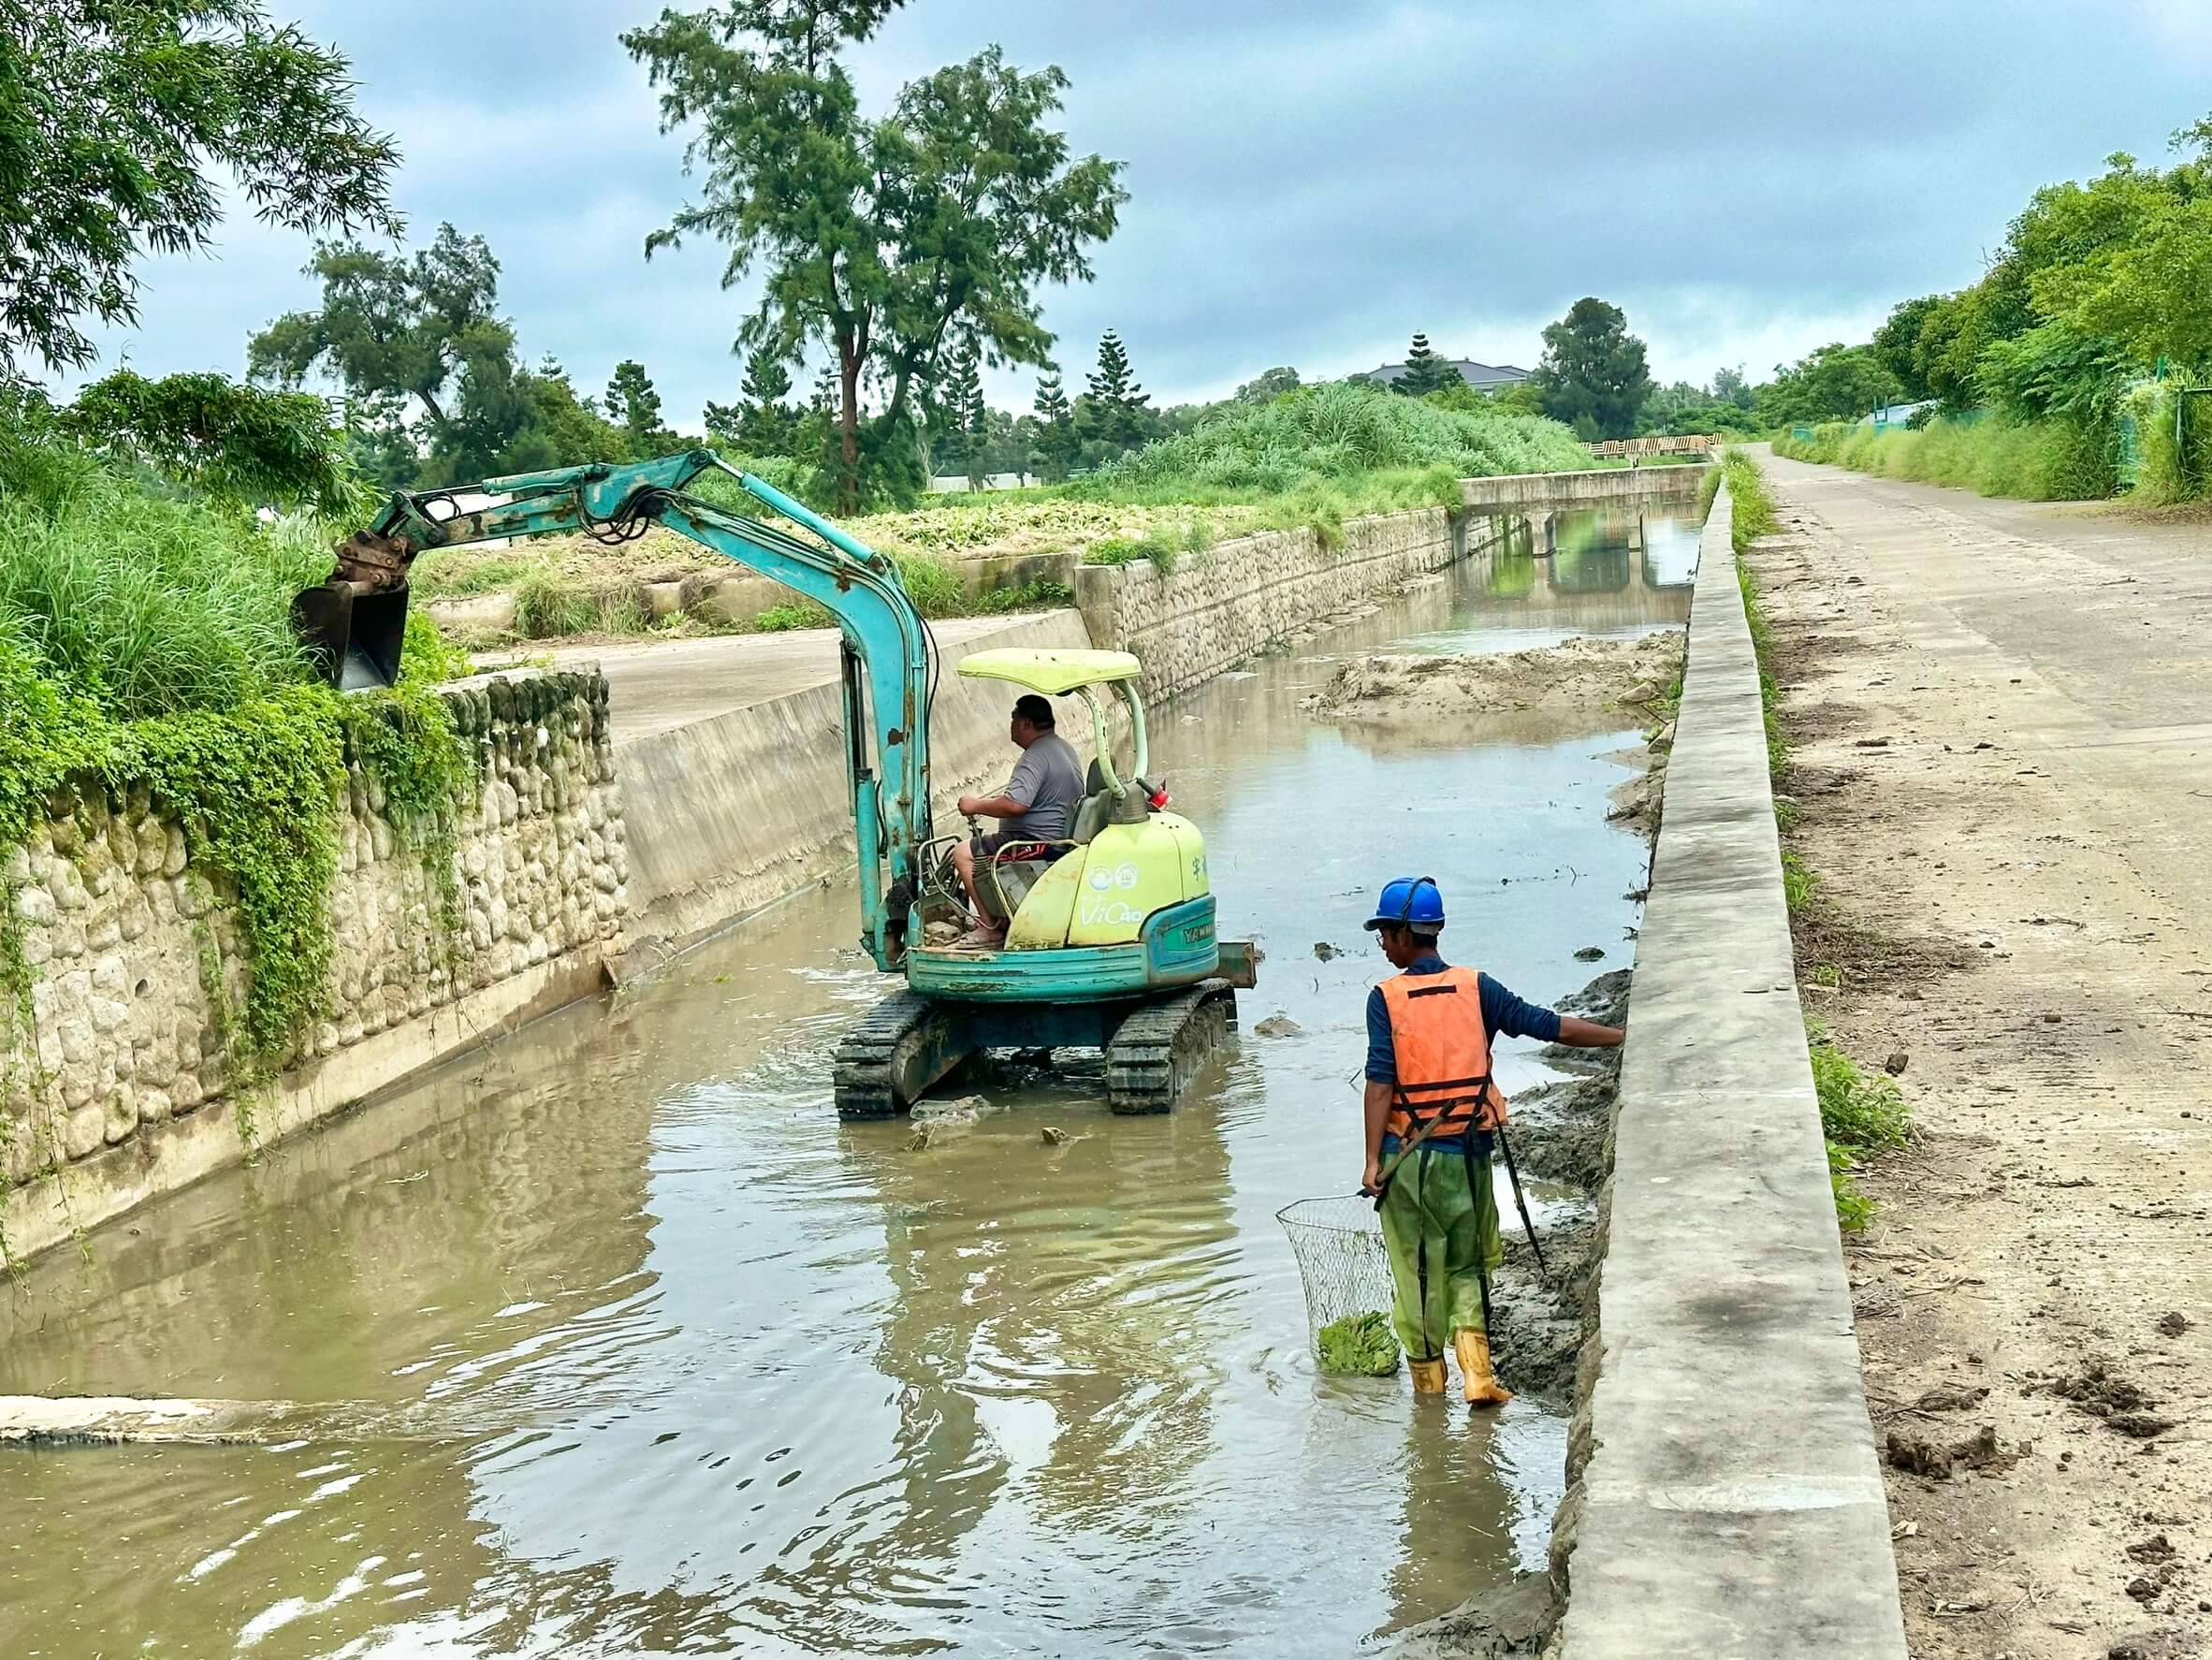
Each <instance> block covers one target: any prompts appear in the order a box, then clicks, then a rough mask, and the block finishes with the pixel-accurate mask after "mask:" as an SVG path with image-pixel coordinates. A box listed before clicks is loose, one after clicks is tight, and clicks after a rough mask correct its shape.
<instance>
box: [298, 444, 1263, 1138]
mask: <svg viewBox="0 0 2212 1660" xmlns="http://www.w3.org/2000/svg"><path fill="white" fill-rule="evenodd" d="M717 473H719V474H723V475H727V477H729V478H732V479H735V492H733V491H732V490H731V489H730V488H729V487H728V486H726V485H725V486H721V487H720V495H722V496H723V497H725V498H731V499H732V500H733V501H734V503H735V504H734V505H733V504H730V503H729V502H722V501H711V500H708V499H706V497H704V496H702V495H700V494H698V493H697V492H695V491H694V490H693V489H692V488H691V486H692V485H693V484H694V483H695V482H696V481H698V480H700V479H701V477H702V475H705V474H717ZM655 525H659V526H661V527H662V528H663V529H665V530H668V531H675V532H677V534H679V535H683V536H688V537H690V538H691V540H693V541H695V542H697V543H699V544H700V545H701V546H704V547H706V548H709V549H711V550H712V551H713V552H715V553H718V554H720V555H722V556H723V557H725V558H727V559H730V560H733V561H735V562H736V563H738V564H740V565H743V566H745V567H747V568H748V569H749V570H753V571H758V572H760V573H761V574H762V575H766V576H769V577H772V578H774V579H775V580H777V581H779V582H780V583H782V584H784V585H785V586H786V587H788V588H791V589H793V590H795V591H797V592H798V593H800V594H803V595H805V596H806V597H807V598H808V599H810V600H813V601H814V602H816V603H817V604H821V605H822V606H823V607H824V608H825V609H827V610H828V611H829V612H830V613H831V615H832V616H834V617H835V618H836V619H837V627H838V631H839V633H840V635H841V642H842V655H841V663H842V672H841V678H842V684H843V688H844V706H845V721H844V729H845V765H846V774H847V779H848V782H849V785H850V788H851V805H852V823H853V830H854V842H855V846H856V851H857V853H858V861H859V887H860V917H861V928H862V935H861V945H862V947H863V949H864V950H866V953H867V954H868V955H869V956H870V957H871V958H872V959H873V960H874V961H875V964H876V967H877V968H880V969H881V970H882V971H883V972H885V973H888V974H899V975H902V976H904V978H905V982H906V983H905V986H904V988H903V989H901V990H899V991H896V992H894V993H893V994H892V995H891V996H889V997H885V998H884V999H883V1001H882V1002H880V1004H878V1005H877V1006H876V1008H875V1009H874V1010H873V1011H872V1012H870V1013H868V1014H867V1015H866V1016H865V1017H863V1018H862V1019H861V1020H860V1022H859V1023H858V1024H857V1025H856V1026H855V1027H853V1028H852V1029H851V1031H850V1032H849V1033H848V1034H847V1035H846V1037H845V1038H844V1039H843V1041H841V1042H840V1043H839V1044H838V1047H837V1054H836V1057H835V1062H834V1069H833V1076H834V1084H835V1096H836V1101H837V1112H838V1114H839V1115H840V1116H842V1117H845V1118H850V1119H868V1118H887V1117H892V1116H895V1115H896V1114H899V1113H901V1112H904V1111H906V1110H907V1109H908V1108H910V1106H911V1105H912V1104H913V1103H914V1102H915V1101H916V1100H918V1099H921V1098H922V1097H923V1096H924V1094H925V1093H926V1092H927V1091H928V1090H929V1089H930V1088H932V1087H933V1086H934V1085H937V1084H939V1083H940V1082H941V1081H943V1080H944V1079H945V1078H946V1077H947V1076H949V1075H950V1074H951V1073H952V1072H953V1070H955V1069H956V1068H958V1067H960V1066H961V1065H962V1064H963V1063H965V1062H967V1061H968V1060H970V1059H971V1058H972V1057H975V1056H979V1055H982V1053H984V1052H986V1051H989V1050H994V1049H1001V1050H1003V1049H1019V1050H1026V1051H1038V1050H1046V1049H1057V1048H1093V1049H1098V1050H1100V1051H1102V1052H1103V1054H1104V1056H1105V1060H1106V1088H1107V1099H1108V1104H1109V1105H1110V1106H1111V1107H1112V1108H1113V1111H1115V1112H1117V1113H1163V1112H1166V1111H1168V1110H1169V1109H1170V1108H1171V1107H1172V1106H1173V1105H1174V1103H1175V1099H1176V1097H1177V1096H1178V1095H1180V1094H1181V1093H1182V1091H1183V1090H1184V1088H1185V1087H1186V1085H1188V1084H1189V1082H1190V1080H1191V1079H1192V1077H1193V1076H1194V1075H1195V1074H1196V1073H1197V1072H1198V1070H1200V1069H1201V1067H1202V1066H1203V1065H1204V1063H1205V1061H1206V1059H1207V1057H1208V1056H1210V1055H1211V1054H1212V1053H1213V1052H1214V1050H1215V1047H1216V1046H1217V1045H1218V1043H1219V1042H1220V1041H1222V1039H1223V1038H1224V1036H1225V1035H1226V1034H1227V1033H1228V1032H1230V1031H1231V1030H1233V1029H1234V1027H1235V1025H1236V990H1237V988H1238V987H1240V986H1243V987H1249V986H1251V985H1252V984H1253V983H1255V980H1254V976H1255V971H1256V960H1257V954H1256V953H1255V952H1254V951H1253V949H1252V947H1251V945H1250V944H1249V942H1246V941H1238V940H1224V939H1220V938H1219V937H1218V935H1217V933H1216V931H1215V907H1214V896H1213V892H1212V889H1211V887H1210V886H1209V884H1208V880H1207V873H1206V850H1205V840H1204V837H1201V835H1200V833H1199V830H1198V827H1197V826H1196V825H1195V824H1193V823H1190V821H1189V820H1187V819H1186V818H1183V817H1181V816H1179V815H1178V814H1175V813H1171V812H1169V811H1167V810H1166V806H1167V796H1166V793H1165V792H1164V791H1163V790H1160V789H1158V788H1157V787H1156V786H1155V785H1154V784H1152V783H1148V782H1147V781H1146V779H1147V776H1148V773H1149V769H1150V765H1151V760H1150V756H1149V754H1148V750H1147V743H1146V735H1145V728H1144V709H1143V705H1142V702H1141V701H1140V699H1139V697H1138V693H1137V678H1138V675H1139V673H1140V666H1141V665H1140V664H1139V663H1138V661H1137V659H1136V658H1134V657H1132V656H1130V655H1129V654H1128V653H1127V652H1123V651H1096V650H1024V649H1007V648H1001V649H997V650H987V651H980V652H976V653H973V654H971V655H969V656H968V657H966V658H964V659H962V660H961V662H960V663H959V664H958V669H959V672H960V673H961V674H962V675H964V676H968V677H975V678H983V679H997V680H1003V681H1010V682H1011V683H1013V684H1015V685H1018V686H1021V687H1024V688H1026V690H1028V691H1031V692H1038V693H1041V694H1042V695H1044V696H1048V697H1055V698H1063V699H1065V698H1074V699H1077V700H1079V702H1080V703H1081V705H1082V706H1083V707H1084V711H1085V712H1086V713H1087V715H1088V716H1089V725H1090V731H1091V735H1092V744H1093V749H1094V752H1095V756H1096V758H1095V759H1094V760H1093V761H1092V763H1091V764H1090V772H1089V777H1088V780H1087V792H1088V793H1087V794H1085V795H1084V798H1083V800H1082V802H1081V803H1080V805H1079V806H1078V808H1076V810H1075V812H1074V814H1073V815H1072V819H1071V822H1070V825H1069V827H1068V834H1067V836H1066V837H1065V838H1064V839H1062V840H1060V841H1057V842H1053V843H1049V844H1042V846H1041V850H1040V849H1039V848H1038V847H1026V848H1017V849H1014V850H1010V851H1011V852H1015V853H1018V854H1022V855H1026V856H1018V857H1003V858H1002V857H999V856H997V855H993V856H991V857H989V858H988V859H985V860H983V861H980V862H979V864H978V866H977V871H976V877H977V881H976V887H977V892H978V896H979V898H980V900H981V902H982V906H983V908H984V909H985V910H987V911H988V912H989V913H990V915H991V920H993V921H994V922H997V923H999V924H1002V925H1004V927H1005V930H1006V933H1005V942H1004V944H1003V946H1002V947H999V948H997V949H991V950H982V951H977V950H959V949H954V947H953V944H952V940H953V939H954V938H955V937H957V936H958V935H959V934H960V933H961V931H962V929H963V928H964V927H965V926H966V925H967V922H968V910H967V906H966V903H965V899H964V896H963V891H962V886H961V883H960V881H959V880H958V878H957V876H956V874H955V873H954V870H953V863H952V857H951V854H952V850H953V846H954V845H955V844H956V843H957V842H958V841H959V840H960V839H962V837H961V836H960V835H946V836H939V835H938V834H936V833H935V832H934V831H933V829H932V825H931V816H930V792H929V717H930V711H931V707H932V705H933V704H934V702H935V699H936V695H937V690H938V686H939V667H940V665H939V661H938V654H937V647H936V642H935V640H934V639H933V638H932V637H931V634H930V630H929V625H928V623H927V621H926V620H924V618H923V616H922V614H921V613H920V612H919V611H918V610H916V609H915V607H914V604H913V601H912V600H911V599H910V598H909V596H908V594H907V591H906V589H905V587H904V585H903V584H902V583H901V582H900V580H899V575H898V568H897V566H896V565H895V564H894V563H893V562H892V561H891V560H889V559H887V558H886V557H884V556H883V555H881V554H880V553H877V552H875V551H873V550H872V549H870V548H869V547H867V546H866V545H864V544H863V543H861V542H860V541H859V540H858V539H856V538H855V537H853V536H851V535H849V534H847V533H846V532H845V531H841V530H839V529H838V528H837V526H836V525H834V524H832V523H830V522H829V521H828V520H826V519H824V518H822V517H819V516H818V515H816V514H814V513H813V512H811V511H810V510H808V508H807V507H806V506H805V505H803V504H802V503H800V502H795V501H793V499H792V498H791V497H790V496H788V495H786V494H784V493H783V492H782V491H781V490H779V489H777V488H775V487H774V486H773V485H770V484H768V483H766V482H765V481H764V480H763V479H760V478H758V477H755V476H754V475H752V474H751V473H743V472H740V471H739V470H738V469H736V468H735V467H732V466H730V465H729V464H728V463H727V462H725V461H724V460H722V459H721V458H720V457H719V456H717V455H716V454H715V453H714V452H713V451H712V450H709V449H695V450H690V451H687V452H685V453H683V454H680V455H673V456H664V457H662V458H661V459H657V460H650V461H637V462H631V463H625V464H621V465H611V464H604V463H598V464H593V465H589V466H581V467H563V468H557V469H554V470H551V471H548V472H542V473H518V474H516V475H513V476H510V477H504V478H491V479H486V480H484V481H483V482H482V483H480V484H475V485H468V486H458V487H455V488H450V489H443V490H427V491H420V492H415V493H407V492H400V493H397V494H395V495H393V496H392V498H391V500H390V501H389V502H387V503H386V506H385V508H384V510H383V511H382V512H381V513H380V514H379V515H378V516H377V517H376V519H375V521H374V522H373V523H372V524H371V525H370V526H369V527H368V528H367V529H365V530H361V531H356V532H355V533H354V534H353V535H352V536H351V537H350V538H348V539H347V540H346V541H344V542H342V543H340V544H339V545H338V550H337V551H338V563H337V567H336V569H335V570H333V571H332V572H331V574H330V575H329V577H328V578H327V579H326V580H325V581H324V582H323V583H321V584H320V585H319V586H317V587H314V588H311V589H308V590H305V591H304V592H302V593H301V594H300V595H299V596H298V599H297V600H296V601H295V602H294V604H293V622H294V625H295V627H296V629H297V630H298V633H299V635H300V638H301V639H302V641H303V642H304V643H305V644H306V646H307V648H308V649H309V651H310V654H311V656H312V657H313V660H314V662H315V663H316V665H317V668H318V672H319V673H321V674H322V675H323V676H324V677H326V678H327V680H328V681H329V682H330V683H331V684H332V685H334V686H336V687H338V688H339V689H341V690H342V691H357V690H365V689H371V688H375V687H388V686H390V685H392V684H393V683H394V682H395V680H396V679H397V678H398V676H399V668H400V647H401V642H402V640H403V637H404V634H405V631H406V619H407V599H408V580H407V579H408V571H409V568H410V567H411V566H412V565H413V564H414V562H415V559H416V558H418V557H419V556H420V555H422V554H425V553H429V552H431V551H433V550H436V549H439V548H447V547H458V546H463V545H465V544H468V543H473V542H486V541H491V540H494V539H497V538H502V537H517V536H535V535H543V534H546V533H570V534H574V533H582V534H585V535H589V536H591V537H593V538H595V539H596V540H598V541H601V542H604V543H609V544H617V543H622V542H628V541H633V540H634V539H636V538H637V537H639V536H642V535H643V534H644V533H645V532H646V531H648V530H649V529H651V528H652V527H653V526H655ZM1102 692H1105V693H1110V694H1111V695H1112V697H1113V698H1114V699H1115V700H1117V701H1118V705H1119V707H1120V709H1121V711H1122V712H1123V714H1124V715H1126V721H1127V732H1128V742H1129V745H1130V749H1131V751H1132V752H1131V754H1130V758H1129V763H1128V765H1127V766H1126V768H1125V767H1124V766H1122V765H1119V764H1116V761H1115V756H1114V743H1113V739H1114V737H1115V725H1116V722H1115V721H1114V719H1113V716H1112V715H1111V714H1110V712H1109V711H1110V707H1111V706H1110V705H1109V703H1108V702H1107V701H1106V699H1105V698H1104V697H1102V696H1101V693H1102ZM970 828H972V823H971V825H970ZM1039 851H1041V852H1042V854H1043V856H1042V857H1037V856H1035V854H1036V853H1037V852H1039Z"/></svg>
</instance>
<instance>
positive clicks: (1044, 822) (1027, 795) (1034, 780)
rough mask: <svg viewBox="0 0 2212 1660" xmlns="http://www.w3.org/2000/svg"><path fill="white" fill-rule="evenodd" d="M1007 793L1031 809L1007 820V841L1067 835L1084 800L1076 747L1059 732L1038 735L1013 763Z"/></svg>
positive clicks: (1004, 827) (1005, 827) (1004, 831)
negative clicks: (1072, 814)
mask: <svg viewBox="0 0 2212 1660" xmlns="http://www.w3.org/2000/svg"><path fill="white" fill-rule="evenodd" d="M1006 795H1007V799H1008V800H1010V801H1018V802H1020V803H1021V804H1022V806H1024V807H1025V808H1028V811H1026V812H1025V813H1023V814H1022V815H1021V816H1020V817H1019V818H1012V819H1008V820H1007V821H1006V822H1005V824H1004V825H1003V827H1002V833H1003V835H1004V837H1005V839H1006V840H1008V841H1057V840H1059V839H1060V837H1064V836H1066V835H1067V834H1068V820H1069V815H1070V814H1071V813H1073V812H1074V810H1075V804H1076V803H1077V802H1079V801H1081V800H1082V799H1083V763H1082V762H1081V761H1079V760H1077V759H1076V755H1075V746H1074V745H1073V744H1071V743H1070V742H1069V741H1068V740H1067V739H1066V738H1064V737H1062V736H1061V735H1059V734H1058V733H1056V732H1048V733H1046V734H1044V735H1043V736H1041V737H1040V738H1038V739H1037V741H1036V742H1035V743H1033V744H1031V745H1030V746H1029V747H1028V748H1027V749H1026V750H1023V751H1022V758H1021V759H1020V760H1019V761H1017V762H1015V763H1014V769H1013V777H1012V778H1011V779H1007V781H1006Z"/></svg>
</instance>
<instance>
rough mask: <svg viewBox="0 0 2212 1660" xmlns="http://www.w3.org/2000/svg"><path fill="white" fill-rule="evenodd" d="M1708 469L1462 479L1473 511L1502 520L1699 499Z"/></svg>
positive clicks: (1610, 469) (1463, 497)
mask: <svg viewBox="0 0 2212 1660" xmlns="http://www.w3.org/2000/svg"><path fill="white" fill-rule="evenodd" d="M1704 477H1705V469H1704V468H1702V467H1697V466H1687V465H1685V466H1677V467H1596V468H1593V469H1591V470H1590V471H1589V472H1587V473H1506V474H1505V475H1503V476H1501V477H1497V478H1463V479H1461V480H1460V504H1461V506H1463V507H1464V508H1465V509H1466V510H1467V511H1468V512H1469V513H1474V514H1481V515H1487V516H1490V517H1505V516H1508V515H1527V514H1532V513H1553V512H1557V511H1559V510H1560V509H1562V508H1569V507H1611V506H1616V505H1618V504H1620V503H1622V502H1650V501H1653V500H1657V499H1660V498H1666V497H1678V498H1683V499H1687V500H1691V501H1695V499H1696V496H1697V489H1698V487H1699V485H1700V484H1702V483H1703V482H1704Z"/></svg>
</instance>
